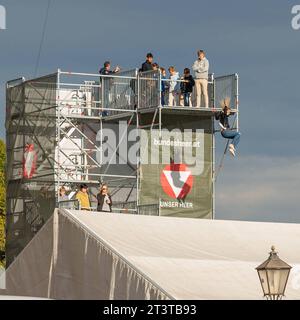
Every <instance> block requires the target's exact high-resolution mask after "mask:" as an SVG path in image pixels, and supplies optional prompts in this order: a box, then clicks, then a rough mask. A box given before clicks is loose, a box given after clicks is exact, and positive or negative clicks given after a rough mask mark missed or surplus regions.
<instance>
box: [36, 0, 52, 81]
mask: <svg viewBox="0 0 300 320" xmlns="http://www.w3.org/2000/svg"><path fill="white" fill-rule="evenodd" d="M50 4H51V0H48V5H47V10H46V16H45V20H44V26H43V31H42V38H41V42H40V47H39V51H38V56H37V60H36V64H35V69H34V78H35V77H36V76H37V72H38V69H39V65H40V60H41V54H42V48H43V44H44V39H45V34H46V27H47V22H48V16H49V9H50Z"/></svg>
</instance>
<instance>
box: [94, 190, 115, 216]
mask: <svg viewBox="0 0 300 320" xmlns="http://www.w3.org/2000/svg"><path fill="white" fill-rule="evenodd" d="M97 201H98V205H97V211H100V212H112V210H111V207H112V200H111V196H110V194H109V193H108V187H107V185H106V184H103V185H102V187H101V188H100V192H99V193H98V194H97Z"/></svg>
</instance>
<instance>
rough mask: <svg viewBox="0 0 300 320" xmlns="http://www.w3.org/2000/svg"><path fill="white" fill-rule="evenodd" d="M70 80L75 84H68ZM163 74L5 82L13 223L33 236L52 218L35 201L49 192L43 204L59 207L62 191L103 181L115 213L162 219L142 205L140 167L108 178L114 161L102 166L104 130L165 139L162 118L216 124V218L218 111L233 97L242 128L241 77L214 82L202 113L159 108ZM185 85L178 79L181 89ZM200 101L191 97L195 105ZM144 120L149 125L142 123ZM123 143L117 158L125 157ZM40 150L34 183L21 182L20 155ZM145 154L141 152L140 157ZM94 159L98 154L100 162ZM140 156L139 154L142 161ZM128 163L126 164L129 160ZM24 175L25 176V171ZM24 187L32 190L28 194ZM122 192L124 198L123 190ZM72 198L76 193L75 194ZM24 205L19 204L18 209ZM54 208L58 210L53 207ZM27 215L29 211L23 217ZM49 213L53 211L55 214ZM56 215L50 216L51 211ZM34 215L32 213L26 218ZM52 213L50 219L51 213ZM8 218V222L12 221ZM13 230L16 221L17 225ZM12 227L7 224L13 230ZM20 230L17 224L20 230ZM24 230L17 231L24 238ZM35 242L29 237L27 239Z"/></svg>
mask: <svg viewBox="0 0 300 320" xmlns="http://www.w3.org/2000/svg"><path fill="white" fill-rule="evenodd" d="M70 78H72V80H71V81H70ZM163 81H165V83H168V82H170V81H171V80H169V79H163V78H162V75H161V73H160V71H156V72H155V71H153V72H152V71H151V72H145V73H139V72H138V70H137V69H134V70H129V71H125V72H121V73H118V74H109V75H99V74H93V73H78V72H66V71H62V70H60V69H58V70H57V72H56V73H54V74H52V75H48V76H44V77H41V78H37V79H33V80H29V81H25V79H24V78H20V79H16V80H12V81H9V82H8V83H7V117H6V128H7V153H8V166H7V181H8V199H11V201H10V202H9V205H8V207H9V208H8V217H9V215H10V214H11V216H12V220H13V221H17V219H16V216H17V215H18V216H19V217H20V219H19V220H18V221H19V222H20V221H23V222H24V221H25V223H26V221H27V223H28V224H29V228H30V229H31V233H32V234H34V233H35V232H37V230H38V229H39V228H40V227H41V226H42V225H43V223H44V222H45V221H46V220H47V219H48V218H49V215H50V213H49V214H47V215H45V216H44V217H43V216H42V215H41V213H40V211H41V210H40V209H41V207H40V206H39V205H37V203H38V201H37V200H36V199H37V198H38V197H39V196H40V194H39V193H42V194H43V192H44V194H45V198H47V199H49V198H51V199H52V198H53V201H54V202H55V203H56V204H57V202H58V190H59V188H60V186H63V185H64V186H69V187H70V189H72V190H73V192H74V191H75V188H76V187H77V186H78V184H80V183H87V184H88V185H89V186H93V187H94V189H93V191H92V195H93V196H95V192H94V191H95V189H97V188H98V186H99V184H100V183H102V182H109V184H110V185H112V186H113V188H112V189H113V190H112V194H113V195H114V196H115V197H116V198H118V197H117V195H118V194H120V199H119V200H117V201H115V204H116V208H115V209H116V210H117V209H118V210H120V212H122V211H125V212H133V213H141V212H142V211H143V210H144V211H143V214H149V212H150V210H152V211H155V210H157V214H158V215H159V214H160V213H159V212H160V208H159V205H158V207H157V208H156V209H155V205H154V204H150V205H149V204H148V205H144V208H142V205H141V203H140V199H139V191H140V185H141V181H140V180H141V177H140V162H137V164H136V165H135V166H133V165H131V164H129V163H128V162H127V163H126V164H125V165H126V166H127V167H128V168H129V169H130V170H129V172H130V174H124V173H119V172H116V173H114V172H111V170H110V162H109V164H108V165H106V166H103V161H102V160H103V159H102V156H103V145H104V140H103V139H104V138H103V127H104V126H105V125H110V124H113V123H117V122H118V121H126V123H127V126H128V127H130V126H133V127H135V128H136V129H137V130H139V129H142V128H147V129H149V130H151V131H152V130H153V129H154V128H158V130H159V133H160V137H161V132H162V129H163V121H162V118H163V114H165V115H168V114H183V115H184V114H186V115H193V116H195V117H202V116H205V117H211V119H212V128H213V134H212V151H211V152H212V154H211V156H212V188H213V199H212V208H213V209H212V211H213V212H212V214H213V217H214V216H215V181H216V160H215V134H214V133H216V132H218V130H216V129H215V127H214V125H215V122H214V117H213V115H214V112H215V111H220V110H221V109H220V108H219V106H218V103H219V100H220V99H222V98H224V97H225V96H230V97H231V105H232V112H233V113H234V114H235V122H234V126H235V128H236V129H237V130H238V129H239V101H238V98H239V92H238V75H237V74H233V75H229V76H222V77H214V75H210V80H209V90H210V94H209V96H210V105H209V108H208V109H206V108H204V107H199V108H195V107H183V106H182V105H176V106H168V105H164V106H163V105H162V95H163V94H164V93H163V92H162V83H163ZM182 81H183V80H177V82H179V83H180V82H182ZM194 99H195V97H192V98H191V100H192V101H193V100H194ZM144 115H148V118H149V119H152V120H151V121H149V122H147V123H143V121H141V119H142V117H143V116H144ZM124 138H125V135H124V136H123V137H121V139H120V141H119V143H118V145H117V147H116V148H115V149H114V150H113V152H112V154H113V156H117V157H121V155H120V154H119V147H120V146H121V144H122V142H123V139H124ZM32 144H35V145H37V146H38V148H39V152H38V157H37V168H36V170H35V174H34V175H33V177H31V178H30V179H28V177H27V178H26V177H24V175H22V172H23V171H24V167H26V164H24V159H23V155H22V153H23V152H24V148H26V145H28V146H29V147H30V145H32ZM140 152H141V151H140ZM96 154H98V155H99V157H98V158H97V156H96ZM140 156H141V154H139V155H138V161H140V158H141V157H140ZM126 161H127V159H126ZM23 173H24V172H23ZM27 186H29V187H28V188H27ZM124 190H125V191H124ZM74 193H75V192H74ZM21 202H22V203H21ZM54 206H55V205H54ZM26 210H27V211H26ZM49 210H52V208H50V209H49ZM52 211H53V210H52ZM29 212H30V213H29ZM51 213H52V212H51ZM8 219H9V218H8ZM13 223H14V222H13ZM8 224H9V223H8ZM16 225H17V224H16ZM22 229H24V227H22V225H21V224H20V226H17V227H16V228H15V229H14V230H15V231H16V235H17V233H18V232H19V233H21V232H22ZM31 237H32V236H29V237H28V239H30V238H31Z"/></svg>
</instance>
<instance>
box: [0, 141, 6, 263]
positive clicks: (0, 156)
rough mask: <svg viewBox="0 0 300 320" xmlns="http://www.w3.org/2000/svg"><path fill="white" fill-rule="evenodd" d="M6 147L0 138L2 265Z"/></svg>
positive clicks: (1, 258) (0, 259)
mask: <svg viewBox="0 0 300 320" xmlns="http://www.w3.org/2000/svg"><path fill="white" fill-rule="evenodd" d="M5 163H6V149H5V143H4V142H3V141H2V140H0V265H2V266H4V265H5V257H4V252H5V213H6V183H5Z"/></svg>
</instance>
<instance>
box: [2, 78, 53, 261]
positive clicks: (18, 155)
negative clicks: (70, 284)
mask: <svg viewBox="0 0 300 320" xmlns="http://www.w3.org/2000/svg"><path fill="white" fill-rule="evenodd" d="M56 79H57V77H56V74H55V75H51V76H48V77H43V78H39V79H35V80H33V81H26V82H23V83H21V84H19V85H16V86H15V87H9V86H7V114H6V129H7V130H6V132H7V136H6V137H7V139H6V141H7V155H8V156H7V170H6V178H7V184H8V185H7V253H8V264H9V263H10V261H11V259H13V257H14V256H16V255H17V254H18V253H19V252H20V251H21V250H22V249H23V248H24V247H25V246H26V244H27V243H28V241H30V239H31V238H32V237H33V235H34V234H35V233H36V232H37V231H38V230H39V228H40V227H41V226H42V225H43V224H44V223H45V222H46V221H47V219H48V218H49V217H50V216H51V214H52V213H53V209H54V207H55V187H54V181H55V179H54V178H55V177H54V166H55V163H54V158H55V157H54V155H55V144H56V122H55V115H56Z"/></svg>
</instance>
